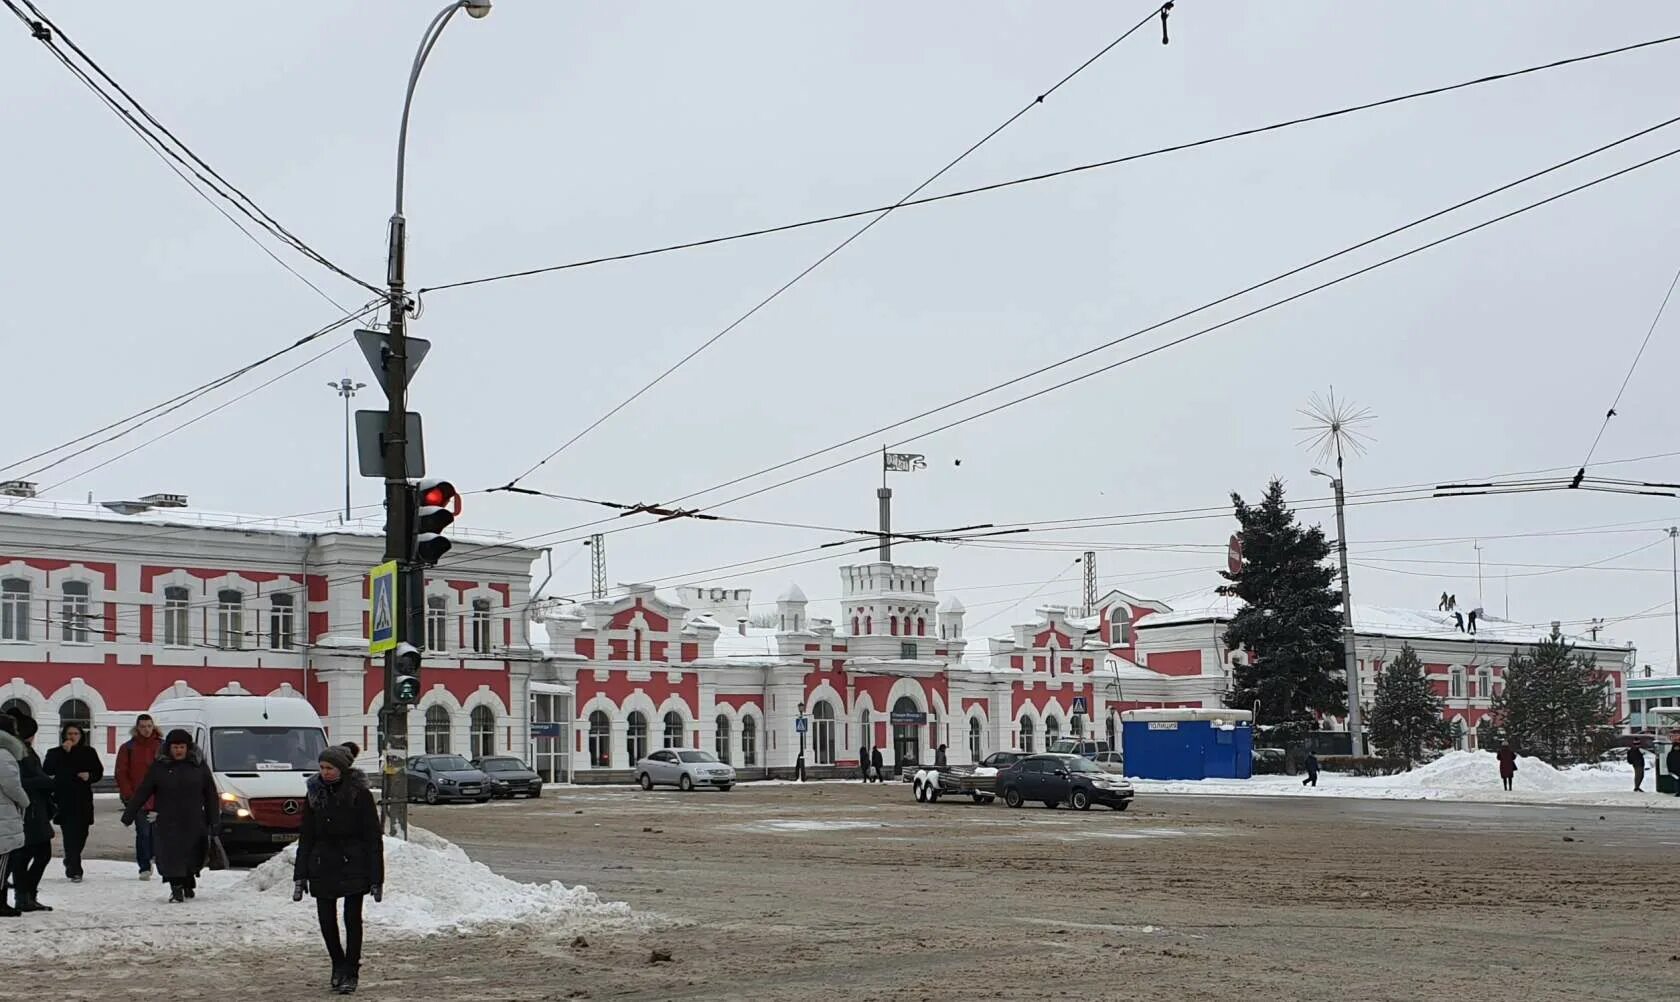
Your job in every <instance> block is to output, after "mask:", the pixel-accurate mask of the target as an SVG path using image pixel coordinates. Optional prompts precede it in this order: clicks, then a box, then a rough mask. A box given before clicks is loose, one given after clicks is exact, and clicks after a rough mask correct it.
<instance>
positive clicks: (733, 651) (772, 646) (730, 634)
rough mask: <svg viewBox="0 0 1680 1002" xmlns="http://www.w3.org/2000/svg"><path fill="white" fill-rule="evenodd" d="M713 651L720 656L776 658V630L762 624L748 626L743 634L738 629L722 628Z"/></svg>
mask: <svg viewBox="0 0 1680 1002" xmlns="http://www.w3.org/2000/svg"><path fill="white" fill-rule="evenodd" d="M712 651H713V653H714V654H715V655H716V656H717V657H720V658H776V659H778V660H779V659H780V658H781V654H780V652H779V651H778V650H777V648H776V631H775V630H774V629H771V628H769V627H764V626H749V627H747V633H746V635H745V636H742V635H741V631H740V629H738V628H737V629H732V630H724V631H723V632H722V633H720V634H718V638H717V643H716V644H715V645H713V647H712Z"/></svg>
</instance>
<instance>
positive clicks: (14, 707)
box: [0, 698, 35, 718]
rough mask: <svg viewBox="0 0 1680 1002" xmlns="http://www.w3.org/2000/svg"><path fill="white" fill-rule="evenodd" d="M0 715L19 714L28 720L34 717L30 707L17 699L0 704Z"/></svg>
mask: <svg viewBox="0 0 1680 1002" xmlns="http://www.w3.org/2000/svg"><path fill="white" fill-rule="evenodd" d="M0 713H11V714H21V715H23V716H25V717H30V718H33V717H34V716H35V711H34V710H33V709H32V708H31V707H30V705H29V704H28V703H26V702H24V701H23V700H21V699H17V698H13V699H8V700H6V701H5V702H4V703H0Z"/></svg>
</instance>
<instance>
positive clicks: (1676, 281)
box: [1575, 270, 1680, 483]
mask: <svg viewBox="0 0 1680 1002" xmlns="http://www.w3.org/2000/svg"><path fill="white" fill-rule="evenodd" d="M1676 285H1680V270H1676V271H1675V272H1674V278H1672V279H1670V280H1669V283H1668V291H1667V292H1664V293H1663V297H1662V303H1661V304H1660V305H1658V306H1657V315H1656V316H1654V317H1652V318H1651V326H1650V327H1649V328H1648V329H1646V331H1645V340H1643V341H1641V342H1639V350H1638V351H1636V352H1634V353H1633V362H1632V363H1631V364H1630V365H1629V366H1628V371H1627V375H1625V376H1623V377H1622V385H1621V386H1619V387H1617V388H1616V399H1614V400H1612V401H1610V409H1609V410H1607V411H1605V412H1604V421H1603V422H1602V423H1601V424H1599V426H1598V434H1597V435H1594V436H1593V440H1592V445H1590V446H1588V447H1587V458H1586V459H1583V460H1581V468H1580V470H1579V471H1577V472H1576V474H1575V477H1576V482H1577V483H1579V482H1580V480H1581V479H1582V478H1584V477H1585V476H1586V475H1587V467H1588V466H1589V465H1591V464H1592V458H1593V453H1595V452H1597V451H1598V443H1600V442H1602V441H1603V440H1604V433H1605V432H1606V431H1608V430H1609V428H1610V419H1611V418H1613V417H1615V416H1616V408H1617V407H1619V406H1621V403H1622V394H1624V393H1626V392H1627V388H1628V383H1630V382H1632V380H1633V373H1634V370H1636V369H1638V368H1639V360H1640V359H1642V358H1644V357H1645V349H1646V347H1648V346H1649V345H1650V343H1651V335H1652V334H1655V333H1656V332H1657V324H1658V323H1659V322H1660V321H1661V320H1662V318H1663V312H1664V311H1666V310H1667V309H1668V301H1669V299H1670V298H1672V297H1673V295H1674V287H1675V286H1676Z"/></svg>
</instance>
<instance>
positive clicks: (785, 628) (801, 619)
mask: <svg viewBox="0 0 1680 1002" xmlns="http://www.w3.org/2000/svg"><path fill="white" fill-rule="evenodd" d="M805 605H806V598H805V592H804V591H803V590H801V589H800V587H799V585H798V584H790V585H788V587H787V591H784V592H782V594H781V597H780V598H778V599H776V615H777V617H778V618H779V621H780V624H781V626H780V629H781V631H782V632H783V633H802V632H804V631H805V630H806V629H807V626H808V624H807V623H806V620H805Z"/></svg>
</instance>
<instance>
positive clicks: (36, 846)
mask: <svg viewBox="0 0 1680 1002" xmlns="http://www.w3.org/2000/svg"><path fill="white" fill-rule="evenodd" d="M11 719H12V720H13V721H14V723H13V728H14V729H15V730H16V731H17V736H18V737H19V738H21V739H22V740H23V750H24V757H23V758H22V759H20V760H19V761H18V771H19V773H20V774H21V775H22V779H23V792H25V793H27V794H29V810H28V811H27V812H25V814H24V815H23V848H22V849H20V850H18V851H16V852H14V853H12V855H11V856H10V857H8V858H7V862H6V866H7V874H6V876H7V879H8V880H10V882H11V885H12V892H13V894H14V895H15V898H16V900H15V903H14V907H15V908H16V909H17V910H18V911H19V912H50V911H52V908H51V907H49V906H47V905H43V904H42V903H41V902H40V900H39V899H38V898H37V897H36V894H37V893H38V891H39V888H40V886H41V876H42V875H43V874H45V873H46V872H47V863H48V861H50V860H51V859H52V840H53V828H52V817H53V787H54V785H55V784H54V782H53V778H52V777H51V776H49V775H47V772H46V770H45V769H44V768H42V766H41V756H39V755H37V754H35V732H36V731H37V729H38V728H37V727H36V724H35V721H34V720H33V719H32V718H30V717H28V716H25V715H22V714H19V715H16V716H13V717H12V718H11ZM0 900H3V899H0Z"/></svg>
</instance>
